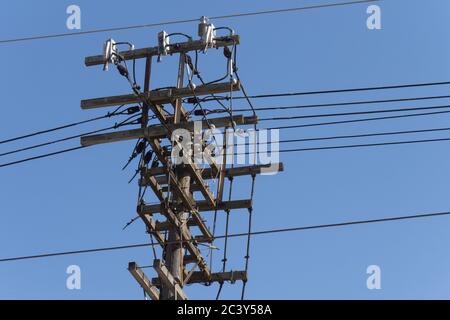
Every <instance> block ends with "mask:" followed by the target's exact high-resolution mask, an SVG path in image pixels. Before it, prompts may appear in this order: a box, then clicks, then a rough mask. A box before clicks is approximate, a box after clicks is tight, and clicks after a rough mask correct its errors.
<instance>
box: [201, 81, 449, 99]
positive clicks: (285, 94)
mask: <svg viewBox="0 0 450 320" xmlns="http://www.w3.org/2000/svg"><path fill="white" fill-rule="evenodd" d="M442 85H450V81H441V82H423V83H410V84H399V85H384V86H375V87H358V88H345V89H330V90H320V91H301V92H282V93H270V94H259V95H252V96H248V98H251V99H261V98H280V97H295V96H308V95H319V94H331V93H349V92H361V91H378V90H390V89H405V88H418V87H433V86H442ZM217 98H218V99H220V100H227V99H228V97H217ZM233 99H236V100H240V99H247V97H245V96H237V97H234V98H233ZM206 101H211V99H210V98H209V99H204V100H203V102H206Z"/></svg>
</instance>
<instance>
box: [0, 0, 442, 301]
mask: <svg viewBox="0 0 450 320" xmlns="http://www.w3.org/2000/svg"><path fill="white" fill-rule="evenodd" d="M329 2H332V1H331V0H330V1H329ZM73 3H75V4H77V5H79V6H80V7H81V10H82V29H83V30H89V29H94V28H103V27H110V26H122V25H130V24H141V23H152V22H159V21H164V20H172V19H184V18H195V17H199V16H201V15H221V14H229V13H235V12H246V11H257V10H265V9H275V8H284V7H292V6H300V5H309V4H318V3H326V1H320V0H313V1H258V2H256V1H252V2H250V1H248V2H243V1H239V2H238V1H232V2H230V1H228V2H225V1H221V2H214V5H212V4H211V1H170V0H168V1H159V2H157V3H156V2H155V3H152V2H149V1H132V0H130V1H127V2H118V1H117V2H113V1H110V2H107V1H82V0H77V1H76V2H72V1H58V2H56V1H49V0H46V1H39V2H36V1H13V2H11V1H10V2H9V3H8V5H4V6H3V9H2V10H1V12H0V39H6V38H13V37H22V36H28V35H39V34H48V33H64V32H68V30H67V29H66V25H65V22H66V17H67V15H66V13H65V11H66V7H67V6H68V5H70V4H73ZM113 3H114V4H113ZM380 5H381V8H382V19H383V20H382V23H383V29H382V30H380V31H369V30H368V29H367V28H366V17H367V14H366V8H367V5H364V4H362V5H354V6H347V7H340V8H329V9H318V10H313V11H306V12H301V13H300V12H297V13H288V14H278V15H270V16H259V17H247V18H235V19H229V20H220V21H217V22H216V25H227V26H230V27H232V28H233V29H235V30H236V31H237V32H238V33H239V34H240V35H241V45H240V47H239V66H240V75H241V78H242V80H243V81H244V83H245V85H246V87H247V90H248V91H249V93H250V94H259V93H268V92H284V91H308V90H322V89H334V88H347V87H359V86H378V85H389V84H402V83H420V82H433V81H448V80H449V79H450V76H449V71H450V62H449V60H448V57H449V56H450V44H449V42H448V35H449V30H450V20H449V19H448V12H449V10H450V3H449V2H448V1H444V0H430V1H423V0H422V1H420V0H385V1H381V2H380ZM160 29H162V28H152V29H140V30H131V31H123V32H114V33H111V34H108V33H105V34H94V35H87V36H79V37H67V38H60V39H50V40H42V41H33V42H22V43H14V44H2V45H0V59H1V61H2V62H3V63H2V67H1V75H0V84H1V85H0V87H1V88H2V90H1V91H2V103H1V117H0V128H1V130H0V139H3V138H8V137H13V136H16V135H20V134H23V133H27V132H31V131H35V130H39V129H45V128H48V127H52V126H55V125H59V124H62V123H66V122H72V121H78V120H82V119H86V118H90V117H93V116H96V115H101V114H103V112H104V111H105V110H101V111H82V110H81V109H80V107H79V102H80V100H81V99H84V98H92V97H100V96H107V95H114V94H121V93H127V92H128V91H129V87H128V86H127V84H126V83H125V82H124V81H123V79H121V78H120V77H119V76H118V75H117V73H116V72H109V73H104V72H102V71H101V68H100V67H98V68H86V67H84V64H83V60H84V57H85V56H87V55H93V54H98V53H100V51H101V48H102V43H103V41H104V40H105V39H107V38H108V37H110V36H113V37H114V38H115V39H116V40H121V41H122V40H123V41H131V42H133V43H135V45H136V46H137V47H145V46H153V45H155V44H156V34H157V32H158V31H160ZM165 29H166V30H167V31H169V32H185V33H190V34H195V33H196V24H195V23H193V24H184V25H174V26H169V27H166V28H165ZM164 62H165V63H164V64H161V65H158V67H157V68H158V69H157V71H155V74H154V78H153V86H154V87H155V86H156V87H162V86H167V85H172V84H173V81H174V80H175V79H174V74H175V71H174V70H175V63H176V61H175V59H174V58H172V59H169V58H167V59H165V61H164ZM140 67H141V70H142V66H141V65H140ZM212 67H213V65H212V63H209V62H207V63H205V64H204V66H203V68H204V69H205V70H211V69H212ZM217 75H218V74H210V76H211V78H214V77H217ZM448 89H449V87H448V86H443V87H439V88H417V89H412V90H411V89H404V90H397V91H389V92H364V93H357V94H355V93H353V94H339V95H338V94H334V95H322V96H314V97H312V96H311V97H297V98H290V99H287V98H280V99H273V100H264V101H257V102H255V105H257V106H260V107H262V106H272V105H292V104H303V103H326V102H341V101H349V100H358V99H385V98H390V97H395V98H397V97H398V98H403V97H413V96H423V95H429V94H447V93H448ZM439 103H440V104H445V103H448V101H439V102H436V101H434V102H433V101H432V102H426V101H421V102H410V103H402V104H396V105H395V106H402V107H403V106H404V107H407V106H412V107H413V106H427V105H433V104H439ZM240 105H244V104H243V103H241V104H240ZM393 106H394V105H387V104H385V105H379V106H374V105H372V106H356V107H348V108H339V110H340V111H349V110H365V109H380V108H390V107H393ZM333 110H334V111H336V109H332V108H328V109H325V108H324V109H320V110H312V111H308V110H305V111H297V112H291V113H290V114H300V112H302V113H304V114H306V113H308V112H310V113H317V112H319V111H320V112H324V113H325V112H332V111H333ZM282 114H289V113H288V112H284V113H281V112H272V113H270V112H265V113H261V115H262V116H266V115H282ZM449 120H450V116H448V115H439V116H432V117H417V118H407V119H404V120H386V121H377V122H372V123H370V122H367V123H359V124H352V125H339V126H328V127H316V128H308V129H306V128H305V129H298V130H289V131H282V132H281V138H282V139H284V138H303V137H305V138H306V137H316V136H327V135H336V134H338V135H339V134H357V133H363V132H376V131H392V130H410V129H424V128H434V127H446V126H448V123H449ZM300 122H301V121H297V123H300ZM304 122H306V121H304ZM107 124H108V122H107V121H106V122H105V123H102V124H100V123H97V124H95V125H85V126H84V127H82V128H81V127H78V128H74V129H68V130H65V131H61V132H57V133H53V134H50V135H47V136H40V137H36V138H33V139H29V140H27V141H21V142H20V143H16V144H7V145H6V144H5V145H2V146H1V148H0V151H1V152H3V151H7V150H10V149H14V148H16V147H21V146H26V145H27V144H33V143H37V142H40V141H46V140H48V139H49V138H50V137H51V138H55V137H63V136H67V135H70V134H75V133H80V132H83V131H89V130H91V129H96V128H99V127H103V126H106V125H107ZM429 137H433V138H435V137H449V133H445V132H444V133H430V134H422V135H410V136H407V137H394V138H389V137H381V138H374V139H369V138H366V139H360V140H355V139H354V140H351V141H345V142H344V141H338V142H328V143H326V142H325V143H319V142H312V143H303V144H297V145H296V146H298V147H308V146H319V145H321V146H322V145H324V146H325V145H333V143H334V144H340V143H342V142H344V143H358V142H363V141H364V142H376V141H390V139H391V140H401V139H405V140H408V139H416V138H418V139H420V138H429ZM75 145H77V141H74V142H72V143H67V144H63V145H61V146H55V147H52V148H48V149H45V148H44V149H42V150H38V151H34V152H30V153H24V154H22V155H17V156H15V157H12V156H11V157H2V158H1V159H0V160H1V161H0V163H3V162H6V161H10V160H11V161H12V160H15V159H19V158H21V157H25V156H31V155H35V154H39V153H41V152H46V151H51V150H56V149H59V148H63V147H69V146H75ZM132 146H133V142H126V143H116V144H108V145H102V146H98V147H95V148H90V149H85V150H82V151H78V152H74V153H69V154H64V155H61V156H56V157H52V158H48V159H43V160H38V161H33V162H29V163H26V164H23V165H17V166H13V167H8V168H4V169H0V181H1V184H0V185H1V192H0V199H1V201H0V217H1V220H0V221H1V222H0V258H3V257H10V256H20V255H28V254H35V253H41V252H53V251H65V250H76V249H83V248H90V247H102V246H110V245H120V244H131V243H141V242H145V241H147V237H146V235H145V233H144V226H143V225H142V223H141V222H139V223H135V224H134V225H133V226H131V227H130V228H129V229H127V230H126V231H122V230H121V229H122V227H123V225H124V224H125V223H126V222H128V221H129V220H130V219H131V218H132V217H134V215H135V212H134V211H135V210H134V208H135V201H136V193H137V186H136V184H131V185H128V184H127V181H128V179H129V176H130V174H131V171H128V172H121V171H120V168H121V166H122V165H123V163H124V162H125V161H126V159H127V157H128V155H129V152H130V150H131V148H132ZM283 147H285V148H286V147H293V145H289V146H283ZM449 147H450V143H445V142H444V143H431V144H422V145H409V146H394V147H383V148H365V149H349V150H331V151H318V152H308V153H289V154H282V157H281V160H282V161H283V162H284V163H285V167H286V172H285V173H283V174H280V175H277V176H275V177H260V178H259V179H258V180H257V187H256V196H255V219H254V229H255V230H262V229H271V228H279V227H281V228H282V227H291V226H302V225H312V224H322V223H334V222H341V221H347V220H357V219H372V218H380V217H388V216H396V215H406V214H416V213H425V212H437V211H448V210H450V198H449V197H448V181H449V177H450V161H449V160H448V159H449V157H450V151H449ZM241 184H242V187H240V188H238V189H236V193H235V194H236V195H237V197H236V198H245V197H247V196H248V184H249V180H242V182H241ZM205 216H206V217H208V218H211V217H212V214H209V213H206V214H205ZM222 217H223V216H222ZM245 217H246V214H245V212H244V211H242V212H241V211H236V212H233V213H232V220H231V221H232V231H233V232H238V231H243V230H244V229H245V219H244V218H245ZM221 223H222V225H223V220H221ZM449 229H450V220H449V219H448V218H435V219H425V220H415V221H406V222H392V223H383V224H373V225H366V226H354V227H345V228H339V229H324V230H315V231H305V232H301V233H291V234H278V235H267V236H258V237H254V238H253V242H252V252H251V260H250V282H249V284H248V290H247V298H249V299H266V298H267V299H282V298H285V299H297V298H307V299H308V298H325V299H328V298H344V299H347V298H357V299H386V298H426V299H428V298H447V299H448V298H450V291H449V287H450V255H449V250H448V243H450V233H449V232H448V230H449ZM222 232H223V230H220V232H219V233H222ZM218 245H219V246H221V244H220V243H218ZM230 252H232V254H231V257H230V264H229V265H230V267H232V268H233V269H234V270H238V269H241V268H243V264H244V259H243V256H244V255H245V241H244V239H239V240H233V241H232V250H231V251H230ZM129 261H137V262H138V263H139V264H141V265H146V264H151V261H152V255H151V250H149V249H148V248H144V249H133V250H126V251H116V252H105V253H99V254H84V255H76V256H66V257H58V258H49V259H40V260H30V261H21V262H11V263H1V264H0V298H1V299H7V298H19V299H49V298H55V299H141V298H142V290H140V289H139V288H138V286H137V284H136V282H135V281H134V279H132V277H131V276H130V274H129V273H128V271H127V270H126V267H127V264H128V262H129ZM72 264H76V265H79V266H80V267H81V270H82V290H80V291H69V290H67V289H66V286H65V283H66V277H67V275H66V273H65V271H66V268H67V266H69V265H72ZM371 264H376V265H379V266H380V267H381V270H382V289H381V290H378V291H370V290H368V289H367V288H366V278H367V275H366V268H367V266H368V265H371ZM147 273H149V274H151V270H147ZM216 290H217V286H216V285H214V286H211V287H203V286H191V287H188V288H187V289H186V291H187V293H188V295H189V296H190V297H192V298H212V297H214V296H215V292H216ZM239 296H240V284H239V285H238V284H236V285H234V286H231V285H227V286H225V288H224V291H223V295H222V297H223V298H228V299H231V298H239Z"/></svg>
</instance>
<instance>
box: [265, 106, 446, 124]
mask: <svg viewBox="0 0 450 320" xmlns="http://www.w3.org/2000/svg"><path fill="white" fill-rule="evenodd" d="M448 108H450V105H445V106H430V107H417V108H400V109H382V110H369V111H355V112H341V113H324V114H308V115H296V116H282V117H270V118H260V119H258V121H276V120H295V119H309V118H323V117H341V116H354V115H362V114H376V113H390V112H405V111H419V110H434V109H448Z"/></svg>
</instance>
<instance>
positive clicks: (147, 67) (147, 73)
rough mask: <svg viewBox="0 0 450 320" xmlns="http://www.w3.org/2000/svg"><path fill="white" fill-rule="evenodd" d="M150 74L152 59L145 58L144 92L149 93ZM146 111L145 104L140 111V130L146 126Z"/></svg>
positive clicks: (147, 108)
mask: <svg viewBox="0 0 450 320" xmlns="http://www.w3.org/2000/svg"><path fill="white" fill-rule="evenodd" d="M151 72H152V57H147V59H146V60H145V79H144V92H148V91H150V76H151ZM148 110H149V107H148V105H147V103H144V104H143V109H142V128H146V127H147V125H148Z"/></svg>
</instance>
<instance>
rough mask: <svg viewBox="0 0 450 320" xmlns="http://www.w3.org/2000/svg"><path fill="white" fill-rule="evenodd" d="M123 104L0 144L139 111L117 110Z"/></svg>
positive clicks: (2, 142)
mask: <svg viewBox="0 0 450 320" xmlns="http://www.w3.org/2000/svg"><path fill="white" fill-rule="evenodd" d="M123 106H124V105H121V106H119V107H118V108H117V109H115V110H114V111H113V112H108V113H107V114H105V115H103V116H99V117H95V118H91V119H87V120H82V121H77V122H72V123H68V124H64V125H60V126H57V127H54V128H50V129H45V130H40V131H36V132H32V133H28V134H25V135H22V136H18V137H14V138H9V139H5V140H1V141H0V144H5V143H9V142H13V141H18V140H22V139H25V138H30V137H34V136H37V135H41V134H45V133H49V132H54V131H58V130H62V129H67V128H71V127H75V126H78V125H81V124H85V123H89V122H93V121H97V120H101V119H106V118H111V117H113V116H118V115H124V114H128V115H131V114H133V113H136V112H137V111H139V110H138V109H136V107H129V108H127V109H126V110H124V111H120V112H119V110H120V109H121V108H122V107H123Z"/></svg>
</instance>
